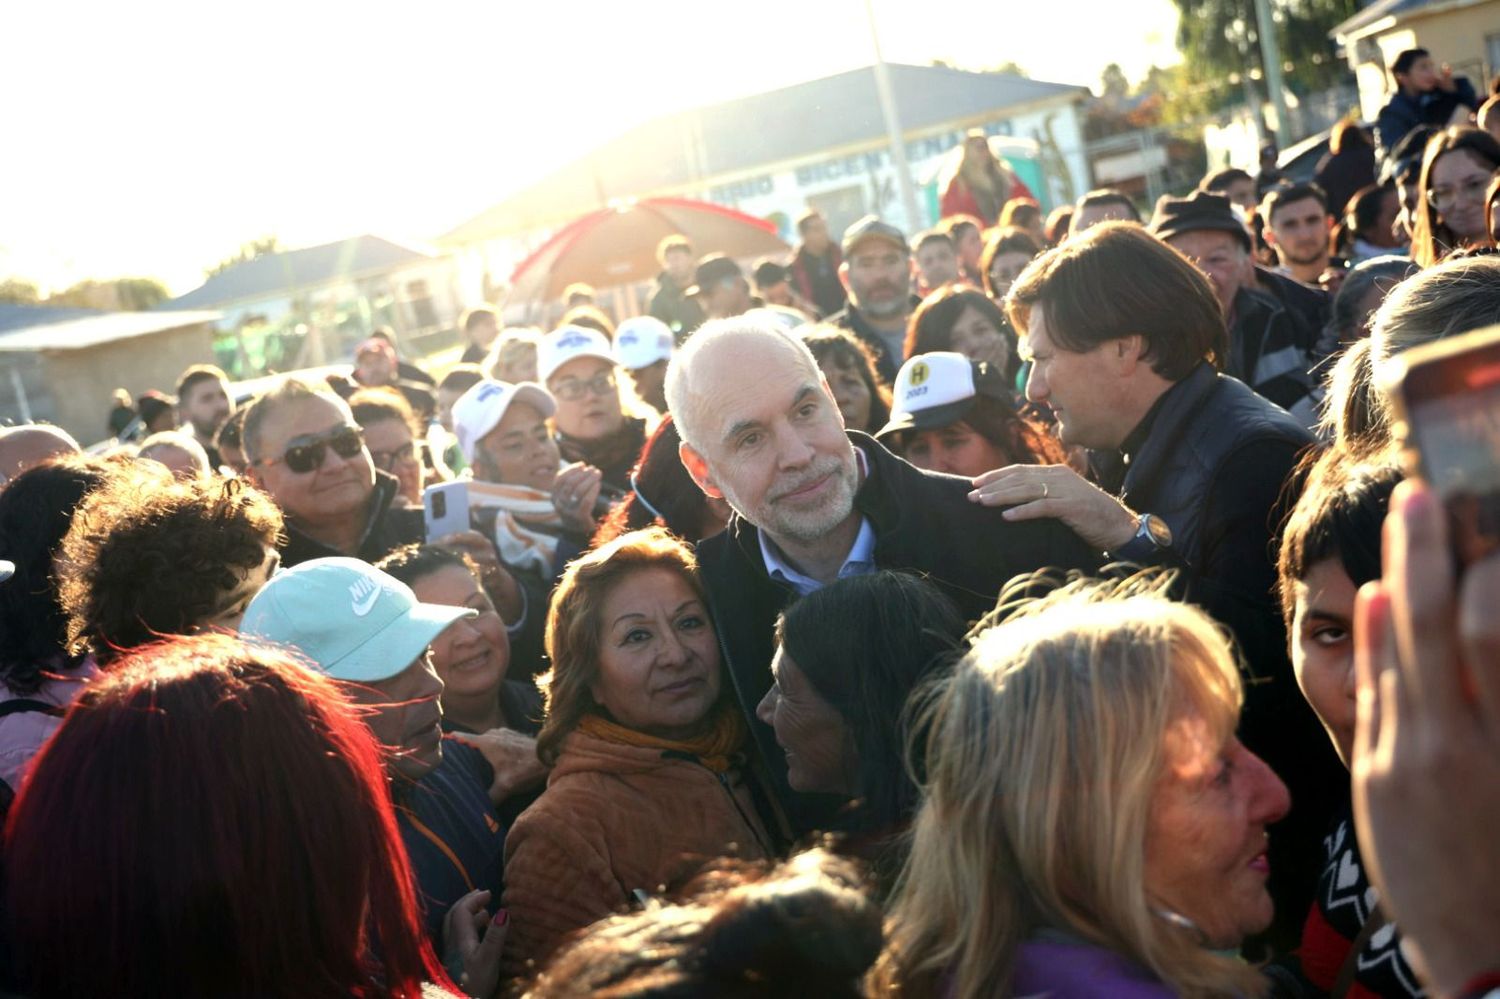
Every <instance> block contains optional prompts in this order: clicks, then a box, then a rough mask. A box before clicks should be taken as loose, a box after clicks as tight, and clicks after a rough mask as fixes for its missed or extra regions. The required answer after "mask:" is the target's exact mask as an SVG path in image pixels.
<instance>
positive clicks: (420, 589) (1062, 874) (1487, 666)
mask: <svg viewBox="0 0 1500 999" xmlns="http://www.w3.org/2000/svg"><path fill="white" fill-rule="evenodd" d="M1423 60H1425V62H1424V61H1423ZM1396 78H1397V80H1398V83H1399V84H1400V87H1401V90H1400V92H1399V94H1398V98H1397V100H1396V101H1394V102H1393V107H1392V108H1388V109H1387V111H1388V113H1387V114H1382V116H1381V120H1380V124H1379V127H1378V132H1377V136H1376V142H1375V143H1374V144H1372V143H1371V142H1370V141H1369V138H1368V137H1367V136H1366V135H1365V134H1364V133H1363V131H1361V130H1360V129H1359V128H1358V127H1357V126H1349V127H1347V128H1344V129H1342V130H1341V131H1340V133H1338V135H1337V136H1336V140H1335V143H1334V147H1333V149H1332V152H1331V154H1330V157H1331V162H1330V164H1325V167H1324V168H1323V169H1322V170H1320V173H1321V174H1322V175H1324V176H1325V178H1333V179H1336V180H1337V181H1338V184H1337V185H1336V184H1335V183H1333V182H1332V181H1331V180H1330V181H1329V182H1328V183H1327V184H1326V186H1321V185H1320V184H1318V183H1290V182H1286V181H1284V180H1283V181H1280V182H1277V181H1276V180H1275V178H1274V177H1272V176H1270V173H1271V171H1270V170H1269V169H1267V170H1263V171H1262V176H1260V177H1254V176H1252V175H1250V174H1249V173H1248V172H1245V171H1239V170H1219V171H1216V172H1215V173H1212V174H1210V175H1209V176H1208V177H1205V178H1204V180H1203V182H1202V184H1201V185H1200V187H1199V189H1197V190H1194V191H1192V192H1189V193H1187V194H1185V195H1183V196H1171V195H1169V196H1164V197H1162V198H1161V199H1160V200H1159V201H1158V202H1157V204H1156V205H1154V206H1151V210H1150V211H1149V212H1148V211H1143V210H1142V207H1141V206H1138V205H1137V204H1136V203H1135V202H1134V201H1133V200H1132V199H1131V198H1130V197H1129V196H1128V195H1126V194H1125V193H1122V192H1120V191H1115V190H1099V191H1091V192H1088V193H1087V194H1085V195H1084V196H1083V197H1082V198H1080V199H1079V200H1078V201H1077V203H1076V204H1074V205H1072V206H1070V210H1068V211H1055V212H1053V213H1052V214H1051V215H1050V216H1044V215H1043V213H1042V211H1041V209H1040V208H1039V206H1038V204H1037V202H1036V201H1035V199H1034V198H1033V196H1032V194H1031V192H1030V191H1028V190H1026V189H1025V187H1024V185H1022V184H1021V183H1020V181H1019V180H1018V179H1017V178H1016V177H1015V176H1014V174H1013V173H1011V172H1010V171H1009V170H1008V169H1007V168H1005V166H1004V164H1003V162H1002V161H1000V160H998V158H997V157H995V156H994V154H993V152H992V151H991V150H990V147H989V145H988V143H987V141H985V139H984V137H983V136H982V135H977V136H973V137H971V138H970V140H969V141H968V142H967V143H966V144H965V147H964V155H963V158H962V163H961V165H960V166H959V167H958V168H957V169H956V171H955V172H954V174H953V176H952V177H950V178H948V179H947V181H946V187H945V191H944V194H943V198H942V211H943V216H944V217H943V219H942V221H941V222H940V223H939V224H938V225H937V226H935V227H934V228H932V229H930V230H927V231H925V232H922V233H919V234H916V235H914V236H910V237H909V236H908V234H907V233H905V232H903V231H901V230H900V229H899V228H897V227H896V226H893V225H891V224H890V223H889V222H888V221H885V220H883V219H881V218H878V217H875V216H869V217H866V218H863V219H860V220H859V221H857V222H856V223H854V224H853V225H851V226H849V227H848V228H847V230H846V231H845V232H843V233H842V234H840V235H838V236H835V235H834V234H831V233H830V232H829V228H828V223H827V221H826V220H825V219H824V218H823V217H822V216H821V215H819V214H818V213H817V212H813V211H809V212H808V213H807V214H806V215H805V216H804V217H803V218H802V219H800V220H799V221H798V222H797V230H798V233H799V238H800V245H799V246H798V248H797V249H796V252H795V254H794V255H793V256H792V257H791V258H790V259H789V260H782V261H778V260H766V261H761V262H759V263H758V264H757V265H756V266H755V267H754V268H753V269H752V270H751V271H749V276H747V271H746V270H745V268H744V267H742V265H741V263H740V262H739V261H736V260H733V259H731V258H729V257H726V256H724V255H722V254H716V253H713V252H709V253H707V254H705V255H700V254H699V250H700V249H710V250H711V248H698V247H694V246H693V245H692V243H691V242H690V241H689V240H688V239H687V238H685V237H683V236H673V237H671V238H669V239H667V240H665V241H664V242H663V243H662V244H661V246H660V247H659V253H658V255H659V258H660V262H661V265H662V273H661V276H660V278H659V280H658V287H657V289H656V291H655V293H654V296H653V297H652V299H651V302H650V307H649V310H648V313H647V314H646V315H642V316H635V317H631V318H627V319H624V320H622V321H620V322H618V323H616V322H615V321H614V319H613V318H612V317H611V316H610V315H609V314H608V313H606V312H605V311H603V310H602V309H600V308H599V307H598V305H597V304H596V302H595V300H594V298H593V294H592V290H591V289H589V288H587V287H574V288H571V289H569V292H568V293H567V295H566V296H565V300H564V301H563V302H562V303H560V304H561V305H562V306H563V307H564V308H565V309H566V311H565V312H564V313H563V317H562V319H561V320H560V322H559V323H558V324H557V325H556V326H555V328H553V329H551V330H550V331H545V332H544V331H541V330H534V329H523V328H510V327H506V326H505V325H504V323H503V321H502V318H501V317H502V313H501V312H500V311H498V310H496V309H494V308H491V307H488V306H480V307H477V308H474V309H472V310H470V311H469V312H468V313H467V314H466V315H465V316H464V317H463V319H462V320H461V321H460V323H459V328H460V331H461V332H462V334H463V336H464V339H465V349H464V353H463V355H462V357H461V358H459V359H457V360H456V361H454V362H453V363H450V364H446V365H444V366H442V367H441V368H437V367H433V368H432V369H431V370H429V369H428V366H426V365H424V363H422V362H420V361H418V360H413V359H410V358H403V357H401V356H400V353H399V347H398V345H397V343H396V342H395V338H394V337H393V336H391V335H390V334H389V333H388V332H382V333H380V334H379V335H377V336H375V337H372V338H371V339H369V340H367V341H365V342H364V343H361V344H360V345H359V347H358V348H357V350H356V352H355V363H354V365H353V368H352V370H351V371H350V373H349V375H348V376H347V377H341V376H331V377H329V378H327V379H324V380H318V381H308V380H305V379H302V378H299V377H296V376H286V377H283V378H282V379H280V380H279V381H278V382H277V383H276V384H274V385H272V386H271V387H270V388H268V389H266V390H265V391H263V392H262V393H260V394H259V395H257V396H255V397H253V398H248V399H242V398H236V397H235V393H234V392H233V391H232V389H231V386H230V385H229V383H228V381H227V379H226V378H225V376H224V374H223V372H221V371H219V370H217V369H215V368H213V367H211V366H203V365H195V366H193V367H191V368H189V369H188V370H187V371H185V372H184V373H183V375H182V378H181V379H180V381H179V384H178V385H177V386H176V395H175V397H167V396H165V395H164V394H161V393H156V394H155V395H144V396H142V398H141V399H140V400H138V401H132V400H129V399H128V398H127V399H117V400H116V402H117V403H118V406H117V411H116V412H113V413H111V415H110V421H111V427H112V428H115V429H116V431H117V432H118V433H121V434H122V435H123V436H124V437H126V438H129V437H131V436H132V432H131V431H130V430H129V428H130V427H131V424H132V422H138V423H140V424H141V426H140V428H139V430H140V433H138V434H135V436H136V437H138V438H139V440H138V443H135V444H128V445H127V444H119V445H118V446H116V447H114V448H112V449H109V450H108V451H107V453H104V454H84V453H82V451H81V449H80V448H79V446H78V445H77V443H76V442H75V441H74V440H72V438H70V437H69V436H68V435H67V434H65V433H63V432H61V431H60V430H58V429H56V428H53V427H48V426H44V425H28V426H19V427H11V428H6V429H4V430H0V558H3V559H4V560H5V562H4V563H3V564H0V569H3V574H5V575H7V576H8V578H6V579H5V580H4V581H3V582H0V807H3V809H4V811H5V813H6V821H5V835H4V844H3V853H0V879H3V880H0V889H3V907H4V908H3V912H4V920H3V922H0V987H3V990H5V991H6V992H7V993H8V994H14V995H18V996H36V997H53V996H58V997H63V996H67V997H74V996H78V997H82V996H98V995H124V996H165V995H178V994H182V995H235V996H273V995H274V996H294V995H295V996H330V997H332V996H393V997H406V996H410V997H416V996H426V995H468V996H478V997H490V996H500V995H528V996H536V997H552V996H556V997H562V996H583V995H606V996H617V997H625V996H640V997H645V996H659V997H666V996H675V997H683V996H730V997H734V996H747V997H748V996H792V997H795V996H806V997H813V996H887V995H889V996H907V997H941V999H950V997H952V999H971V997H990V996H1012V995H1013V996H1030V995H1050V996H1056V997H1081V996H1128V997H1155V996H1168V995H1186V996H1241V997H1251V996H1267V995H1276V996H1287V997H1294V996H1337V997H1344V996H1382V997H1402V996H1423V995H1437V996H1445V997H1463V999H1470V997H1478V996H1485V995H1492V994H1497V990H1500V944H1497V941H1500V911H1497V908H1496V905H1495V899H1496V898H1497V897H1500V851H1497V850H1496V849H1495V848H1494V846H1493V840H1492V839H1491V837H1492V835H1493V831H1492V830H1493V828H1494V826H1493V824H1492V820H1494V821H1500V744H1497V739H1500V735H1497V733H1500V683H1497V682H1496V680H1495V677H1496V676H1497V675H1500V674H1497V670H1500V639H1497V636H1496V633H1495V624H1494V622H1495V621H1496V620H1500V613H1497V611H1500V607H1497V606H1496V603H1495V602H1496V596H1495V595H1496V594H1497V593H1500V576H1497V574H1500V556H1497V555H1491V556H1488V557H1486V558H1483V559H1480V560H1478V561H1475V562H1473V563H1472V564H1469V565H1466V566H1463V567H1462V568H1461V571H1459V570H1458V569H1456V567H1455V565H1454V562H1453V555H1452V554H1451V551H1452V548H1451V545H1450V544H1449V542H1448V531H1449V527H1448V525H1447V522H1446V520H1445V516H1444V512H1443V507H1442V505H1441V504H1440V503H1439V502H1438V500H1437V498H1436V496H1435V495H1434V493H1433V492H1432V490H1431V487H1430V486H1429V485H1427V484H1424V483H1423V482H1421V481H1420V479H1417V478H1407V473H1409V472H1410V468H1409V467H1408V466H1407V465H1404V464H1403V463H1402V462H1401V440H1400V439H1399V437H1398V429H1397V420H1396V416H1395V412H1394V410H1393V408H1392V402H1391V400H1390V399H1389V397H1388V396H1387V394H1386V391H1385V388H1384V386H1385V385H1386V384H1387V382H1388V381H1389V379H1390V378H1391V372H1392V371H1395V370H1398V369H1399V367H1400V365H1401V363H1402V356H1403V353H1404V352H1405V351H1407V350H1410V349H1411V348H1413V347H1416V346H1419V345H1422V344H1426V343H1430V342H1433V341H1436V340H1440V339H1443V338H1448V337H1452V336H1455V335H1458V334H1461V333H1465V332H1469V331H1472V330H1476V329H1479V328H1482V327H1485V326H1489V325H1492V324H1496V323H1500V257H1497V256H1496V255H1494V253H1493V249H1494V245H1495V237H1496V236H1497V235H1500V173H1497V168H1500V146H1497V144H1496V139H1495V138H1494V137H1493V136H1492V135H1490V134H1489V133H1487V132H1485V131H1484V130H1482V129H1481V128H1478V127H1476V126H1474V125H1449V124H1447V122H1446V120H1445V121H1443V122H1437V121H1435V120H1434V119H1435V118H1436V117H1441V116H1448V115H1452V114H1454V113H1455V109H1456V108H1466V107H1472V106H1473V105H1474V104H1475V101H1474V100H1473V95H1472V92H1471V91H1470V92H1468V93H1466V92H1465V91H1464V90H1463V88H1462V87H1461V86H1460V85H1459V84H1458V83H1455V81H1453V80H1452V79H1451V78H1449V77H1448V76H1445V75H1443V74H1441V73H1436V72H1435V71H1434V70H1433V69H1432V66H1431V59H1430V57H1428V56H1427V55H1426V53H1421V54H1420V55H1419V56H1411V55H1410V54H1403V56H1402V57H1401V58H1400V59H1398V60H1397V67H1396ZM1480 121H1481V122H1483V121H1484V118H1483V117H1481V118H1480ZM1377 146H1378V149H1377V148H1376V147H1377ZM1351 151H1352V152H1351ZM1346 154H1347V155H1346ZM1356 161H1357V162H1356ZM1272 166H1274V164H1272ZM1366 168H1367V169H1366ZM1362 169H1365V172H1366V173H1368V174H1369V175H1370V176H1368V177H1366V176H1363V175H1362V174H1361V172H1360V171H1361V170H1362ZM1331 199H1332V200H1331ZM752 280H753V285H752ZM158 395H159V396H161V398H160V399H157V398H156V396H158ZM148 402H149V403H150V404H151V405H149V406H148V405H147V403H148ZM128 407H134V412H135V415H134V416H129V415H127V414H126V413H124V412H120V411H119V410H124V409H126V408H128ZM148 409H150V410H151V415H150V416H149V417H148V416H147V411H148ZM440 500H441V501H442V502H443V503H447V504H452V505H453V506H454V507H456V508H457V517H456V519H455V518H454V517H453V516H452V515H451V514H452V511H445V508H444V507H443V506H442V505H441V504H440V503H439V501H440Z"/></svg>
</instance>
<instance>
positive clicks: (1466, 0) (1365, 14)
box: [1328, 0, 1486, 43]
mask: <svg viewBox="0 0 1500 999" xmlns="http://www.w3.org/2000/svg"><path fill="white" fill-rule="evenodd" d="M1483 2H1486V0H1375V2H1374V3H1372V4H1370V5H1369V6H1367V7H1365V8H1364V9H1363V10H1361V11H1360V12H1359V13H1358V14H1355V15H1354V16H1353V17H1351V18H1349V19H1348V20H1346V21H1343V22H1341V23H1340V24H1339V25H1338V27H1336V28H1334V29H1333V30H1332V31H1330V32H1329V33H1328V35H1329V37H1330V38H1333V39H1335V40H1337V41H1338V42H1340V43H1347V42H1351V41H1354V40H1357V39H1360V38H1363V37H1364V36H1366V35H1370V34H1375V33H1376V32H1378V31H1384V30H1385V29H1387V28H1390V27H1394V26H1396V25H1397V24H1399V23H1400V22H1402V21H1404V20H1405V19H1406V18H1408V17H1410V16H1411V15H1413V14H1415V13H1418V12H1419V11H1420V12H1421V13H1424V14H1436V13H1438V12H1439V11H1443V10H1447V9H1448V8H1456V7H1469V6H1472V5H1473V4H1475V3H1483Z"/></svg>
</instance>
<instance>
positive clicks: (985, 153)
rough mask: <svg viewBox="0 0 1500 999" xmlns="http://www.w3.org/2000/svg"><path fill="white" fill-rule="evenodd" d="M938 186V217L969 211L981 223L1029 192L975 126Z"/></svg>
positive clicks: (995, 217) (992, 221)
mask: <svg viewBox="0 0 1500 999" xmlns="http://www.w3.org/2000/svg"><path fill="white" fill-rule="evenodd" d="M939 187H940V188H941V190H942V197H941V200H940V203H939V212H938V214H939V215H940V216H941V217H942V218H947V217H948V216H950V215H972V216H974V217H975V218H977V219H979V220H980V221H981V222H982V223H983V224H984V227H988V226H992V225H994V224H995V222H996V220H998V219H999V218H1000V212H1001V211H1002V210H1003V209H1004V208H1005V203H1006V202H1007V201H1009V200H1010V199H1012V198H1030V197H1031V196H1032V195H1031V189H1030V188H1028V187H1027V186H1026V185H1025V184H1024V183H1023V182H1022V181H1021V179H1020V178H1019V177H1017V176H1016V175H1015V173H1013V172H1012V171H1011V169H1010V166H1009V165H1008V164H1007V163H1006V162H1005V161H1004V160H1002V159H1001V158H1000V157H998V156H996V155H995V151H994V150H993V149H991V148H990V140H989V137H988V136H986V135H985V134H984V131H983V130H982V129H977V128H975V129H970V130H969V132H968V133H967V134H966V135H965V136H964V146H963V151H962V153H960V155H959V157H958V160H957V162H956V163H953V164H951V165H950V166H949V167H948V168H947V169H946V170H945V176H943V177H942V178H941V179H940V181H939Z"/></svg>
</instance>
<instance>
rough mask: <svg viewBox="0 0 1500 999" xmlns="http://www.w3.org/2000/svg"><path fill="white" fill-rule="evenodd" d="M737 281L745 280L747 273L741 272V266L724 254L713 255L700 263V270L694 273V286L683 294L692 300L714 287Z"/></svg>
mask: <svg viewBox="0 0 1500 999" xmlns="http://www.w3.org/2000/svg"><path fill="white" fill-rule="evenodd" d="M735 279H738V280H741V281H743V280H744V279H745V272H744V271H742V270H740V265H739V264H737V263H735V262H734V261H733V260H732V259H730V258H729V257H726V256H725V255H724V254H722V253H711V254H709V255H708V256H706V257H704V258H703V259H702V260H700V261H698V269H697V270H696V271H694V272H693V286H692V287H691V288H689V289H688V290H687V291H685V292H683V294H684V295H686V296H688V297H689V298H691V297H692V296H694V295H701V294H703V293H704V292H705V291H706V290H707V289H709V288H712V287H713V286H714V285H717V284H723V283H724V282H725V281H732V280H735Z"/></svg>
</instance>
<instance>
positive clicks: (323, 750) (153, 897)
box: [4, 635, 451, 999]
mask: <svg viewBox="0 0 1500 999" xmlns="http://www.w3.org/2000/svg"><path fill="white" fill-rule="evenodd" d="M386 784H387V781H386V776H385V770H384V768H383V766H382V762H381V757H380V750H379V747H378V746H377V745H376V743H375V740H374V738H373V737H372V736H371V734H370V730H369V728H368V726H366V725H365V724H364V722H362V721H361V720H360V718H359V717H358V716H357V715H356V714H355V711H354V709H353V708H351V707H350V706H349V705H348V704H347V702H346V701H345V700H344V699H343V698H342V697H341V695H340V694H339V693H338V691H337V690H336V688H335V686H334V684H333V682H332V681H331V680H329V679H328V678H327V677H324V676H322V675H320V674H318V673H316V672H314V671H312V670H309V669H305V668H303V667H301V666H299V665H297V663H296V662H295V661H294V660H293V659H291V658H289V657H287V656H286V655H284V654H282V653H279V652H275V651H271V650H268V649H265V648H254V647H250V646H247V645H244V644H242V643H240V642H238V641H236V640H234V639H232V638H229V637H226V636H221V635H204V636H198V637H193V638H176V639H172V640H170V641H167V642H163V643H161V644H158V645H152V646H146V647H143V648H141V649H138V650H136V651H135V652H133V653H132V654H131V655H129V656H127V657H125V658H123V659H121V660H119V661H118V663H117V664H116V665H115V666H114V667H113V669H112V670H111V672H110V673H109V674H107V675H104V676H102V677H100V678H99V679H98V680H97V681H95V682H94V683H92V684H90V685H89V686H88V687H87V688H86V689H85V690H84V692H83V693H82V694H80V695H79V697H78V700H77V701H76V702H75V704H74V706H73V707H72V709H71V710H70V711H69V712H68V716H67V719H66V720H65V721H64V722H63V725H62V727H61V728H59V729H58V731H57V733H56V734H55V735H54V736H53V738H52V741H51V742H50V743H49V744H48V745H47V748H46V749H44V750H43V751H42V753H41V755H40V756H39V757H37V760H36V763H35V766H34V768H33V770H32V772H31V775H30V777H29V778H28V780H27V782H26V783H25V785H24V786H23V789H22V791H21V794H20V796H19V797H18V798H17V799H16V804H15V807H14V809H13V810H12V812H11V815H10V820H9V823H8V825H7V827H6V835H5V851H4V867H5V871H6V881H7V883H6V885H5V905H6V917H7V924H8V925H7V932H8V937H9V941H10V943H11V944H13V953H14V955H15V956H16V958H17V959H19V961H20V962H21V967H20V968H19V971H20V973H21V975H22V981H21V982H20V983H19V984H20V985H21V987H22V991H23V992H24V994H26V995H32V996H37V997H51V996H59V997H62V996H79V997H82V996H104V995H109V996H175V995H224V996H229V995H234V996H250V995H255V996H299V997H315V996H316V997H321V996H326V997H329V999H334V997H337V999H348V997H350V996H360V997H382V999H383V997H393V999H394V997H403V999H404V997H412V999H416V997H418V996H421V995H422V994H423V986H424V983H433V982H435V983H438V986H439V988H442V989H451V985H449V983H448V980H447V978H446V977H445V976H444V975H443V973H442V971H441V970H440V967H439V965H438V963H437V959H436V958H435V957H434V955H433V953H432V951H431V949H430V948H429V947H428V946H427V943H426V938H425V935H424V933H423V931H422V923H421V919H420V917H419V916H418V910H417V905H416V899H415V896H414V895H413V889H412V877H411V871H410V869H409V867H408V865H407V860H406V854H405V852H404V851H403V849H402V847H401V837H400V835H399V834H398V833H397V831H396V821H395V817H394V815H393V814H392V811H391V801H390V795H389V792H388V791H387V790H386ZM429 994H431V993H430V992H429Z"/></svg>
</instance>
